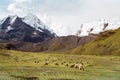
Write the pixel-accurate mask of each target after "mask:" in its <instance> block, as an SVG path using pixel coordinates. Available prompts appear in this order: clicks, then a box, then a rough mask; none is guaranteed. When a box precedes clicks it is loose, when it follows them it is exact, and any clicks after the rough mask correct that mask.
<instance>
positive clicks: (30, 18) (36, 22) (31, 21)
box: [23, 14, 54, 33]
mask: <svg viewBox="0 0 120 80" xmlns="http://www.w3.org/2000/svg"><path fill="white" fill-rule="evenodd" d="M23 21H24V22H25V23H26V24H28V25H30V26H32V27H34V28H35V29H36V30H38V31H40V32H42V31H43V30H49V31H50V32H51V33H54V32H53V30H51V29H50V28H49V27H47V26H46V25H45V24H44V23H43V22H42V21H41V20H40V19H39V18H38V17H37V16H35V15H33V14H28V15H27V16H25V17H24V18H23Z"/></svg>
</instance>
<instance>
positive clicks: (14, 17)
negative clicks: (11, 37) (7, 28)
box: [10, 15, 18, 24]
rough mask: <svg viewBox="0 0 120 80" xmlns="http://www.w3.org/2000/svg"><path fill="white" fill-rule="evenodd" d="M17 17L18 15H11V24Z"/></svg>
mask: <svg viewBox="0 0 120 80" xmlns="http://www.w3.org/2000/svg"><path fill="white" fill-rule="evenodd" d="M17 17H18V16H17V15H15V16H10V24H13V23H14V21H15V20H16V18H17Z"/></svg>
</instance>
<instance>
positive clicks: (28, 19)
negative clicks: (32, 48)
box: [0, 14, 56, 42]
mask: <svg viewBox="0 0 120 80" xmlns="http://www.w3.org/2000/svg"><path fill="white" fill-rule="evenodd" d="M55 36H56V34H55V33H54V32H53V31H52V30H51V29H50V28H49V27H47V26H46V25H45V24H44V23H43V22H42V21H41V20H40V19H39V18H37V17H36V16H35V15H32V14H28V15H27V16H25V17H23V18H21V17H18V16H17V15H15V16H8V17H6V18H4V19H2V20H1V21H0V39H4V40H11V39H12V40H16V41H19V40H20V41H28V42H39V41H44V40H45V38H48V37H55Z"/></svg>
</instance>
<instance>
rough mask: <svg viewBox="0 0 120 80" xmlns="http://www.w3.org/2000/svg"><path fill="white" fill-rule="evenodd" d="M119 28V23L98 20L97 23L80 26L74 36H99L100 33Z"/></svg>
mask: <svg viewBox="0 0 120 80" xmlns="http://www.w3.org/2000/svg"><path fill="white" fill-rule="evenodd" d="M119 27H120V21H115V20H111V21H110V20H105V19H100V20H99V21H94V22H90V23H84V24H82V25H81V27H80V30H79V31H78V32H77V34H76V35H77V36H87V35H89V34H99V33H100V32H104V31H107V30H115V29H117V28H119Z"/></svg>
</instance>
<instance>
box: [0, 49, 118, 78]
mask: <svg viewBox="0 0 120 80" xmlns="http://www.w3.org/2000/svg"><path fill="white" fill-rule="evenodd" d="M76 62H83V63H84V68H85V70H84V71H83V70H78V69H75V68H71V67H70V66H71V65H72V64H75V63H76ZM0 80H120V57H119V56H95V55H73V54H65V53H45V52H44V53H34V52H20V51H7V50H0Z"/></svg>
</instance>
